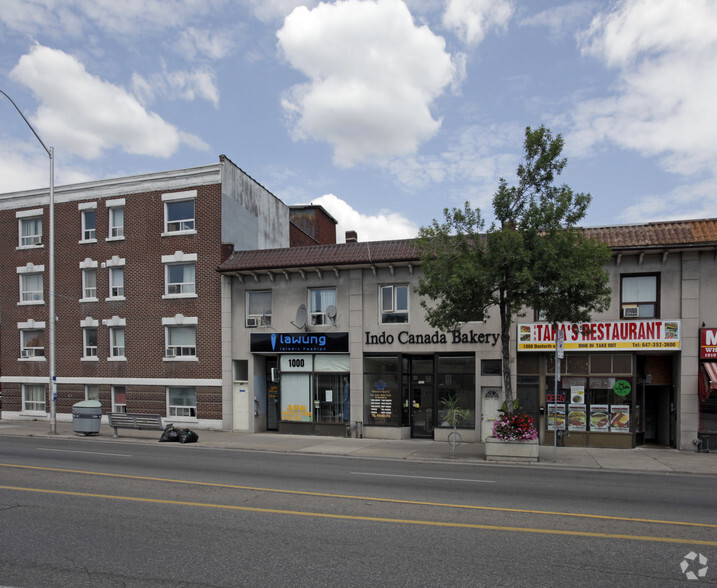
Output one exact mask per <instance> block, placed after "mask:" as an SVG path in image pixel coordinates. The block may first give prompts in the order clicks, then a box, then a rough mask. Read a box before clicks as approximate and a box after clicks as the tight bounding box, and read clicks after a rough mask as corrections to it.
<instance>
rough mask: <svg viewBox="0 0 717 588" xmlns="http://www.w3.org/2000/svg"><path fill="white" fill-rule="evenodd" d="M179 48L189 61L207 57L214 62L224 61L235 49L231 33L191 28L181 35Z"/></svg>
mask: <svg viewBox="0 0 717 588" xmlns="http://www.w3.org/2000/svg"><path fill="white" fill-rule="evenodd" d="M177 48H178V49H179V51H180V53H182V54H183V55H184V56H185V57H187V59H190V60H194V59H196V58H197V57H206V58H209V59H212V60H217V59H223V58H224V57H226V56H227V55H229V54H230V53H231V51H232V49H234V40H233V33H232V32H230V31H219V32H212V31H207V30H202V29H197V28H195V27H189V28H186V29H184V30H182V31H181V32H180V33H179V39H178V40H177Z"/></svg>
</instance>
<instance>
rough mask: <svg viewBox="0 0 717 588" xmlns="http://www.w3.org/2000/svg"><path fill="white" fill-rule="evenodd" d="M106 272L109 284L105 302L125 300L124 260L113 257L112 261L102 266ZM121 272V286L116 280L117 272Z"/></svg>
mask: <svg viewBox="0 0 717 588" xmlns="http://www.w3.org/2000/svg"><path fill="white" fill-rule="evenodd" d="M103 266H104V267H106V268H107V269H108V270H109V271H108V274H109V276H108V278H109V279H108V282H109V293H108V294H109V295H108V296H107V300H125V295H124V293H125V271H124V268H125V259H124V258H122V257H118V256H116V255H115V256H113V257H112V259H108V260H107V261H106V262H105V263H104V264H103ZM120 271H121V277H122V284H121V285H120V284H118V283H117V282H118V281H119V280H118V279H117V274H118V272H120Z"/></svg>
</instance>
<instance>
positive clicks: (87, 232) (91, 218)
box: [82, 210, 97, 242]
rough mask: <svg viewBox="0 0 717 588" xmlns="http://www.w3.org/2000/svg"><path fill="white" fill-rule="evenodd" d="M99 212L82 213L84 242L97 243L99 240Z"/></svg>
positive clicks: (86, 211)
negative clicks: (97, 232) (97, 222)
mask: <svg viewBox="0 0 717 588" xmlns="http://www.w3.org/2000/svg"><path fill="white" fill-rule="evenodd" d="M96 220H97V212H96V211H95V210H83V211H82V240H83V241H92V242H94V241H96V240H97V234H96V231H97V225H96Z"/></svg>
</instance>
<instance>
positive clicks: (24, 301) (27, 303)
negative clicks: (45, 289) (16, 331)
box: [17, 300, 45, 306]
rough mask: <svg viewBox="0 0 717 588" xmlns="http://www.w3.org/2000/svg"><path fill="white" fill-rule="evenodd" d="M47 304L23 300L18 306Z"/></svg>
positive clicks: (41, 301)
mask: <svg viewBox="0 0 717 588" xmlns="http://www.w3.org/2000/svg"><path fill="white" fill-rule="evenodd" d="M42 304H45V301H44V300H21V301H20V302H18V303H17V305H18V306H40V305H42Z"/></svg>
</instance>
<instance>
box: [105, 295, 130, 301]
mask: <svg viewBox="0 0 717 588" xmlns="http://www.w3.org/2000/svg"><path fill="white" fill-rule="evenodd" d="M125 300H127V299H126V298H125V297H124V296H108V297H107V298H105V302H124V301H125Z"/></svg>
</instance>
